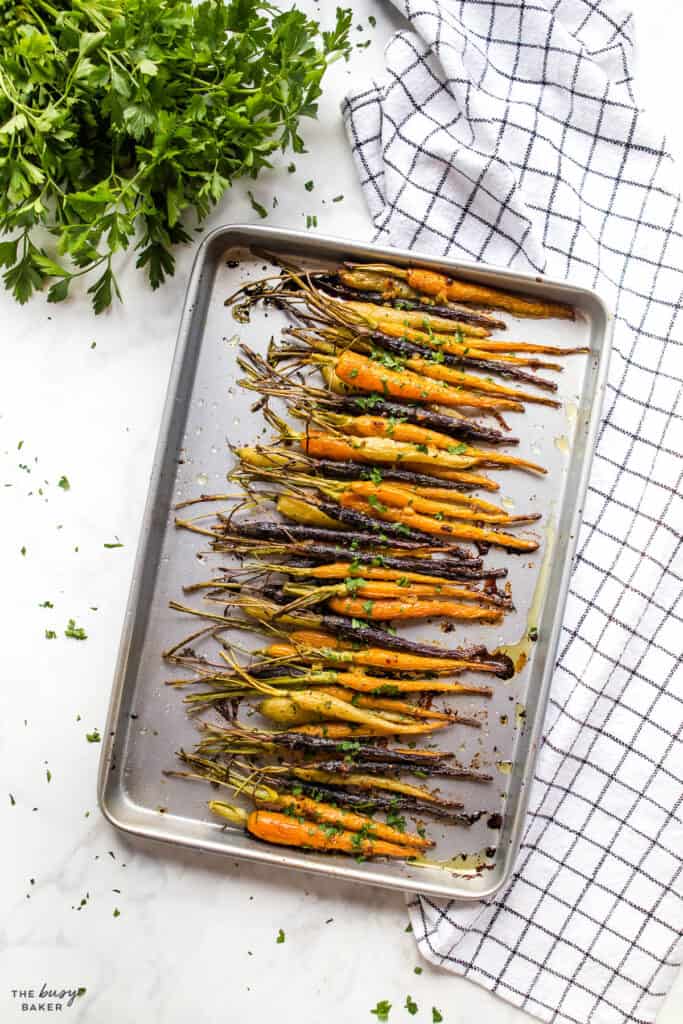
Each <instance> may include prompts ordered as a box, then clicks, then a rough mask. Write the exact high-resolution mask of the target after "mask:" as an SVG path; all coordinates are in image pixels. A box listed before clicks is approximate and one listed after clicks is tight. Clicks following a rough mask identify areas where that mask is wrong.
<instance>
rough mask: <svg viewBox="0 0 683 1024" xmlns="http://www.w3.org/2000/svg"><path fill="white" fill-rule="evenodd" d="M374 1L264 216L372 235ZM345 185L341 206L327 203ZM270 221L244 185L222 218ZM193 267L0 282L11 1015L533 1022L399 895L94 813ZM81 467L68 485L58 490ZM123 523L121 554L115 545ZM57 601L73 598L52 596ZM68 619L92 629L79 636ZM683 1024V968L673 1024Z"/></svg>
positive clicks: (645, 78) (667, 71)
mask: <svg viewBox="0 0 683 1024" xmlns="http://www.w3.org/2000/svg"><path fill="white" fill-rule="evenodd" d="M299 6H300V7H303V8H305V9H310V10H319V7H318V5H316V4H315V3H311V2H307V3H302V4H300V5H299ZM354 8H355V11H356V14H357V17H356V22H357V23H358V24H362V25H363V26H364V31H363V32H357V33H356V35H357V39H358V41H359V42H360V41H363V40H365V39H366V38H368V33H369V35H370V36H371V38H372V40H373V43H372V46H371V47H370V48H369V49H368V50H360V51H357V54H356V56H355V57H354V60H353V63H352V65H351V66H350V68H349V67H345V66H342V65H340V66H338V67H336V68H335V70H334V73H333V74H332V75H331V76H330V78H329V79H328V82H327V90H326V96H325V99H324V101H323V103H322V105H321V116H320V120H319V121H318V122H317V123H315V124H314V123H311V124H309V125H307V127H306V132H305V135H306V139H307V142H308V144H309V147H310V154H309V155H307V156H306V157H303V158H299V159H297V160H296V162H297V165H298V173H297V174H296V175H287V174H286V173H284V174H282V173H281V172H273V173H272V174H269V175H267V176H264V177H263V178H261V179H260V180H259V181H258V183H257V184H256V185H255V186H252V187H253V188H254V191H255V194H256V196H257V198H258V199H259V200H261V201H262V202H264V203H265V205H267V206H270V205H271V202H272V197H273V195H277V197H278V200H279V206H278V208H277V210H276V211H274V212H273V213H271V215H270V217H269V220H268V223H273V224H279V225H283V226H292V227H302V226H304V222H305V215H306V214H307V213H316V214H317V216H318V224H319V230H320V231H331V232H336V233H339V234H345V235H348V236H351V237H357V238H367V237H369V236H370V223H369V220H368V217H367V215H366V212H365V209H364V205H363V201H362V197H361V195H360V193H359V191H358V189H357V187H356V185H355V179H354V172H353V167H352V164H351V159H350V156H349V153H348V148H347V146H346V143H345V139H344V136H343V130H342V127H341V121H340V117H339V113H338V103H339V99H340V98H341V96H342V95H343V93H344V91H345V89H346V88H347V86H348V82H349V76H350V74H354V75H358V76H360V75H363V74H366V73H367V72H368V70H370V69H371V68H372V67H373V66H374V67H379V66H380V65H381V54H382V45H383V43H384V41H385V40H386V39H387V38H388V36H389V34H390V32H391V31H392V28H393V25H392V18H390V16H389V14H388V10H387V7H386V6H385V5H384V4H382V3H374V2H372V0H363V2H362V3H359V2H357V3H355V4H354ZM371 13H372V14H375V16H376V17H377V27H376V29H374V30H372V29H371V28H369V26H368V22H367V15H368V14H371ZM636 15H637V18H638V26H639V29H640V44H641V48H640V88H641V96H642V98H643V102H644V103H645V104H646V105H647V106H649V107H650V108H651V109H652V112H653V117H655V118H657V119H658V120H659V121H660V123H662V124H666V122H667V120H670V122H671V123H670V125H667V128H671V129H672V130H673V131H674V132H675V133H676V134H675V135H674V136H673V137H672V147H673V148H674V152H676V153H677V154H678V155H681V154H683V130H682V129H681V128H680V127H679V125H678V124H677V118H678V110H677V102H676V101H677V95H678V92H679V84H678V79H677V78H675V77H674V73H673V72H672V68H676V67H677V66H678V64H679V63H680V55H679V53H678V48H679V40H680V36H681V30H682V29H683V11H681V10H680V9H679V8H678V7H673V5H671V4H669V3H666V2H665V0H650V2H649V3H646V2H645V0H637V3H636ZM395 23H396V24H397V21H395ZM287 159H289V158H287ZM285 162H286V161H285ZM681 166H683V164H681ZM308 178H314V179H315V181H316V188H315V190H314V191H313V192H312V193H308V192H306V191H305V190H304V187H303V184H304V182H305V181H306V180H307V179H308ZM339 193H344V195H345V199H344V201H343V202H341V203H338V204H335V205H331V204H330V199H331V197H332V196H335V195H338V194H339ZM323 200H327V202H326V203H325V204H324V205H323ZM254 219H255V214H254V213H253V211H252V210H251V208H250V206H249V204H248V202H247V201H246V200H245V190H244V188H243V187H242V186H238V187H236V188H234V189H233V191H232V192H231V194H230V195H229V196H228V197H226V199H225V201H224V202H223V204H222V205H221V207H220V208H219V209H218V210H217V211H216V212H215V214H214V216H213V218H212V223H214V224H218V223H221V222H226V221H249V220H254ZM191 260H192V252H191V250H189V249H188V250H185V251H181V252H180V253H179V259H178V272H177V274H176V277H175V279H174V280H173V281H172V282H171V283H170V284H168V285H167V286H166V287H165V288H163V289H162V290H161V291H159V292H157V293H151V292H149V291H148V290H147V289H146V287H145V286H144V284H143V283H142V281H141V279H140V278H139V275H138V273H137V272H136V271H134V269H133V266H132V264H133V260H132V258H130V259H129V260H128V264H127V266H126V268H125V270H124V272H123V274H122V286H123V292H124V296H125V304H124V305H123V306H118V307H116V308H115V309H113V310H112V311H111V313H109V314H107V315H106V316H103V317H100V318H98V319H95V318H94V317H93V316H92V315H91V313H90V311H89V309H88V306H87V304H86V303H85V301H83V300H82V299H74V300H71V301H69V302H68V303H65V304H63V305H61V306H57V307H54V306H53V307H50V306H47V305H46V304H45V303H44V302H43V300H42V299H37V300H35V301H34V302H32V303H31V304H29V305H28V306H26V307H24V308H19V307H18V306H16V305H14V304H13V302H12V301H11V300H10V298H9V297H8V296H7V295H6V294H5V293H4V292H0V337H1V340H2V348H1V353H2V354H1V357H0V358H1V367H0V467H1V472H0V496H1V504H0V509H1V516H2V518H1V521H2V527H3V529H2V532H1V534H0V551H1V552H2V554H1V555H0V565H2V567H3V583H4V585H3V586H2V588H1V590H0V604H1V605H3V609H2V616H1V619H0V621H2V623H3V624H4V627H5V631H4V637H3V640H4V643H3V648H4V649H3V656H2V661H1V664H2V673H1V675H2V684H3V685H2V688H1V689H0V751H1V755H2V781H3V785H2V787H1V791H0V835H2V843H1V844H0V856H1V858H2V870H1V871H0V953H1V955H0V1020H1V1021H2V1022H3V1024H5V1022H7V1024H9V1022H12V1021H15V1020H20V1019H25V1015H24V1014H22V1012H21V1005H20V1004H21V1000H20V999H14V998H13V996H12V990H13V989H23V988H34V989H36V990H37V989H39V988H40V986H41V985H42V984H43V983H44V982H46V983H47V984H48V986H49V987H54V988H71V987H78V986H83V987H85V988H86V990H87V991H86V993H85V995H83V996H82V997H81V998H79V999H77V1000H76V1001H75V1002H74V1005H73V1006H72V1007H71V1008H70V1009H69V1010H68V1011H67V1010H64V1011H63V1017H66V1016H67V1013H68V1015H69V1017H68V1019H70V1020H72V1021H74V1022H77V1021H87V1022H88V1024H110V1022H113V1021H116V1022H117V1024H133V1022H138V1021H141V1020H144V1021H145V1022H147V1024H157V1022H158V1024H161V1022H163V1024H186V1022H187V1021H189V1020H192V1019H194V1020H199V1021H202V1024H213V1022H219V1021H220V1022H231V1024H232V1022H237V1021H242V1020H247V1019H249V1020H253V1021H258V1022H261V1021H266V1020H270V1019H277V1020H278V1022H279V1024H289V1022H292V1024H294V1022H296V1024H312V1022H315V1021H322V1020H324V1021H326V1022H329V1024H342V1022H344V1024H346V1022H348V1021H364V1020H367V1021H373V1020H376V1018H375V1017H373V1016H370V1014H369V1010H370V1009H371V1008H372V1007H374V1006H375V1004H376V1003H377V1001H378V1000H381V999H388V1000H389V1001H390V1002H392V1003H393V1005H394V1009H393V1011H392V1014H391V1017H390V1020H392V1021H394V1020H408V1019H411V1018H409V1017H408V1014H407V1011H406V1010H405V1009H403V1006H404V1003H405V999H406V995H407V994H408V993H409V994H410V995H411V996H412V997H413V998H414V999H415V1001H416V1002H417V1003H418V1006H419V1013H418V1014H417V1015H416V1016H415V1017H414V1018H412V1019H414V1020H415V1021H416V1024H417V1022H420V1021H428V1020H431V1007H432V1006H437V1007H439V1008H440V1010H441V1011H442V1013H443V1016H444V1021H446V1022H448V1024H456V1022H460V1024H467V1022H471V1021H475V1020H485V1021H486V1022H487V1024H523V1021H529V1020H530V1018H529V1017H527V1016H526V1015H525V1014H523V1013H521V1012H519V1011H517V1010H514V1009H513V1008H511V1007H509V1006H508V1005H507V1004H505V1003H503V1002H501V1001H500V1000H498V999H496V998H494V997H493V996H491V995H489V994H488V993H487V992H485V991H484V990H483V989H480V988H478V987H477V986H476V985H473V984H471V983H469V982H466V981H464V980H462V979H459V978H454V977H452V976H451V975H448V974H446V973H444V972H441V971H439V970H436V969H434V968H432V967H430V966H429V965H428V964H426V963H422V964H421V966H422V968H423V972H422V974H420V975H419V976H418V975H416V974H415V973H414V970H413V969H414V967H415V966H416V965H418V964H419V963H420V959H419V957H418V954H417V951H416V949H415V945H414V942H413V940H412V938H411V936H410V935H408V934H406V933H405V926H406V912H405V908H404V904H403V900H402V898H401V897H400V896H398V895H394V894H391V893H386V892H382V891H380V890H371V889H358V888H350V887H347V886H343V885H340V884H335V883H329V882H324V881H321V880H315V879H312V878H310V879H309V878H307V877H305V876H301V875H297V874H290V873H272V872H270V871H267V870H265V869H262V868H259V867H253V866H249V865H246V864H242V865H240V864H237V863H234V862H226V861H225V860H222V859H218V858H211V857H207V856H196V855H190V854H188V853H183V852H176V851H173V850H171V849H165V848H164V849H160V848H157V847H154V846H152V845H148V844H144V843H140V842H130V841H128V840H127V839H126V838H124V837H122V836H119V835H117V834H116V833H115V832H114V831H113V830H112V828H111V827H110V826H109V825H108V824H107V823H106V822H105V821H104V820H103V819H102V818H101V816H100V814H99V812H98V810H97V807H96V803H95V776H96V768H97V759H98V755H99V745H98V744H96V743H88V742H87V741H86V733H87V732H90V731H91V730H92V729H94V728H96V727H97V728H99V729H100V730H101V729H102V728H103V727H104V718H105V713H106V707H107V703H108V699H109V688H110V684H111V678H112V670H113V664H114V659H115V655H116V648H117V642H118V634H119V629H120V626H121V621H122V617H123V611H124V604H125V599H126V594H127V590H128V585H129V582H130V575H131V569H132V561H133V555H134V551H135V545H136V541H137V533H138V528H139V523H140V518H141V515H142V507H143V501H144V497H145V492H146V488H147V478H148V473H149V468H150V465H151V460H152V453H153V448H154V443H155V439H156V433H157V428H158V423H159V417H160V413H161V408H162V404H163V400H164V393H165V387H166V380H167V375H168V370H169V366H170V360H171V355H172V351H173V343H174V339H175V333H176V326H177V321H178V315H179V310H180V307H181V303H182V298H183V291H184V286H185V280H186V277H187V273H188V270H189V266H190V263H191ZM92 342H95V343H96V344H95V347H92ZM20 442H23V444H22V446H21V448H20V449H19V448H18V445H19V443H20ZM22 466H23V467H27V468H22ZM29 471H30V472H29ZM63 474H64V475H66V476H67V477H68V479H69V481H70V484H71V489H70V490H69V491H64V490H63V489H61V488H60V487H58V485H57V484H58V481H59V479H60V477H61V476H62V475H63ZM4 485H11V486H4ZM39 488H42V491H43V493H42V495H41V494H40V493H39ZM117 537H118V538H120V540H121V542H122V543H123V545H124V546H123V547H120V548H114V549H108V548H105V547H104V546H103V545H104V544H105V543H110V542H113V541H114V540H115V538H117ZM22 548H25V554H22V551H21V549H22ZM46 600H48V601H51V602H52V603H53V605H54V607H53V608H40V607H39V604H40V603H41V602H44V601H46ZM70 618H74V619H76V621H77V623H78V625H80V626H83V627H85V629H86V630H87V633H88V639H87V640H86V641H82V642H80V641H77V640H70V639H66V638H65V637H64V636H63V632H64V628H65V626H66V624H67V621H68V620H69V619H70ZM46 629H54V630H55V631H56V632H57V634H58V637H57V639H55V640H47V639H45V630H46ZM48 770H49V772H50V773H51V780H50V781H48V777H47V772H48ZM9 793H11V794H12V795H13V799H14V801H15V804H14V805H13V804H12V802H11V799H10V797H9ZM81 903H83V905H82V906H81ZM116 910H118V911H120V913H119V915H118V916H114V915H115V911H116ZM279 928H284V930H285V933H286V941H285V942H284V943H281V944H278V943H276V936H277V932H278V929H279ZM682 1018H683V982H682V981H681V979H680V978H679V981H678V984H677V985H676V986H675V987H674V990H673V991H672V993H671V995H670V997H669V999H668V1000H667V1003H666V1005H665V1006H664V1008H663V1009H662V1012H661V1014H660V1017H659V1018H658V1024H676V1022H680V1020H681V1019H682Z"/></svg>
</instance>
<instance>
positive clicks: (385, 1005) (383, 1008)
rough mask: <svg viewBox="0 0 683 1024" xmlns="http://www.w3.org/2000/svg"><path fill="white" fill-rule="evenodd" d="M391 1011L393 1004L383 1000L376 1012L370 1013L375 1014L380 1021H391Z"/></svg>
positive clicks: (378, 1004) (371, 1011)
mask: <svg viewBox="0 0 683 1024" xmlns="http://www.w3.org/2000/svg"><path fill="white" fill-rule="evenodd" d="M390 1009H391V1003H390V1002H389V1000H388V999H381V1000H380V1001H379V1002H378V1003H377V1006H376V1007H375V1009H374V1010H370V1013H374V1014H375V1016H376V1017H377V1020H379V1021H387V1020H389V1010H390Z"/></svg>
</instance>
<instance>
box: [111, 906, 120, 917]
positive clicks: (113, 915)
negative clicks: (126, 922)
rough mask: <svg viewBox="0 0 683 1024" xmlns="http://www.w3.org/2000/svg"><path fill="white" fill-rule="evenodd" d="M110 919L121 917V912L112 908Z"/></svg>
mask: <svg viewBox="0 0 683 1024" xmlns="http://www.w3.org/2000/svg"><path fill="white" fill-rule="evenodd" d="M112 917H121V911H120V910H119V908H118V907H114V913H113V914H112Z"/></svg>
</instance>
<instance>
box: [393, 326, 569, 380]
mask: <svg viewBox="0 0 683 1024" xmlns="http://www.w3.org/2000/svg"><path fill="white" fill-rule="evenodd" d="M378 329H379V330H380V331H381V332H382V334H386V335H388V336H389V337H390V338H405V339H406V340H407V341H413V342H415V343H416V344H418V345H421V346H423V347H425V348H433V349H435V350H436V351H437V352H446V353H448V354H449V355H454V356H462V357H463V358H466V357H469V358H470V359H486V360H487V361H489V362H500V363H503V364H505V363H509V364H510V365H511V366H531V367H534V368H535V369H546V370H561V369H562V367H561V366H560V365H559V364H558V363H548V362H544V361H541V360H538V359H520V358H518V357H516V356H512V355H507V354H506V349H507V344H506V343H505V342H502V341H500V342H494V343H493V346H494V347H490V346H489V339H488V338H482V337H479V338H474V339H473V340H470V339H469V338H462V339H461V340H456V338H455V337H454V336H453V335H452V334H434V333H429V334H428V333H427V332H426V331H421V330H414V329H412V328H410V327H406V326H401V325H400V324H397V323H387V322H386V321H381V322H380V323H378ZM461 333H463V332H461ZM512 344H513V345H514V344H515V343H514V342H513V343H512ZM517 344H518V347H519V349H520V351H526V349H525V348H524V347H523V345H522V344H521V343H517ZM546 347H547V346H546ZM539 348H541V349H544V346H542V345H541V346H539ZM550 351H553V352H559V353H562V352H563V350H562V349H553V348H552V347H551V348H550ZM568 351H569V352H574V351H575V350H574V349H569V350H568Z"/></svg>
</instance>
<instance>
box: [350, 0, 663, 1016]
mask: <svg viewBox="0 0 683 1024" xmlns="http://www.w3.org/2000/svg"><path fill="white" fill-rule="evenodd" d="M394 3H395V4H396V6H397V7H398V8H399V9H400V10H401V11H402V12H403V13H404V14H405V15H406V16H407V18H408V20H409V22H410V30H406V31H403V32H399V33H398V34H397V35H396V36H394V37H393V39H392V40H391V41H390V43H389V45H388V47H387V51H386V72H385V74H384V75H383V77H382V78H381V79H378V80H376V81H373V82H369V83H367V84H366V86H365V88H361V89H360V90H359V91H357V92H354V93H353V94H352V95H351V96H350V97H349V98H348V100H347V101H346V103H345V104H344V115H345V118H346V123H347V129H348V134H349V138H350V140H351V143H352V145H353V152H354V156H355V160H356V164H357V167H358V172H359V175H360V178H361V182H362V186H363V189H364V191H365V194H366V196H367V201H368V205H369V207H370V211H371V213H372V217H373V220H374V223H375V225H376V227H377V236H378V238H379V239H380V240H381V241H389V242H392V243H395V244H397V245H400V246H406V247H410V246H414V247H416V248H419V249H421V250H423V251H428V252H430V253H433V254H435V255H455V256H458V255H462V256H466V257H469V258H473V259H476V260H485V261H487V262H489V263H493V264H498V265H509V266H511V267H514V268H515V269H518V270H522V271H533V272H545V273H548V274H549V275H552V276H555V277H566V278H568V279H569V280H570V281H572V282H573V283H574V284H577V285H586V286H588V287H591V288H595V289H597V290H598V291H599V292H600V293H601V294H602V295H603V296H604V298H605V299H606V300H607V302H608V303H609V304H610V306H611V307H612V308H614V309H616V310H617V324H616V332H615V341H614V354H613V356H612V361H611V367H610V373H609V385H608V389H607V396H606V403H605V410H604V420H603V423H602V426H601V429H600V434H599V441H598V446H597V453H596V457H595V461H594V464H593V471H592V477H591V482H590V488H589V492H588V498H587V501H586V505H585V513H584V523H583V528H582V531H581V534H580V538H579V544H578V554H577V560H576V566H575V571H574V575H573V579H572V584H571V590H570V597H569V602H568V605H567V611H566V616H565V622H564V630H563V633H562V637H561V641H560V649H559V661H558V665H557V669H556V673H555V678H554V682H553V689H552V694H551V701H550V709H549V713H548V718H547V722H546V725H545V741H544V744H543V747H542V749H541V752H540V758H539V761H538V767H537V770H536V776H535V780H534V785H533V791H532V795H531V807H530V811H529V817H528V826H527V829H526V834H525V836H524V841H523V843H522V850H521V854H520V857H519V860H518V863H517V865H516V870H515V873H514V877H513V881H512V883H511V885H510V887H509V888H508V889H507V890H506V891H505V892H503V893H502V894H499V895H498V896H497V897H495V898H494V899H492V900H491V901H490V902H485V903H480V904H477V905H474V906H470V905H462V904H458V903H455V902H452V903H437V902H434V901H432V900H428V899H424V898H418V899H416V900H414V901H413V902H412V903H411V913H412V923H413V929H414V932H415V935H416V938H417V941H418V943H419V947H420V951H421V952H422V953H423V955H424V956H425V957H427V959H429V960H431V961H432V962H433V963H436V964H440V965H441V966H443V967H445V968H447V969H448V970H451V971H454V972H455V973H457V974H463V975H465V976H466V977H468V978H471V979H472V980H474V981H477V982H479V983H480V984H482V985H485V986H486V987H487V988H489V989H491V990H492V991H494V992H496V993H497V994H498V995H500V996H503V997H504V998H506V999H508V1000H509V1001H510V1002H512V1003H515V1004H516V1005H517V1006H520V1007H523V1008H524V1009H525V1010H528V1011H529V1012H530V1013H533V1014H535V1015H536V1016H538V1017H540V1018H542V1019H543V1020H547V1021H558V1022H572V1024H585V1022H587V1021H591V1022H600V1024H608V1022H609V1024H612V1022H614V1024H617V1022H622V1021H639V1022H641V1021H642V1022H645V1021H653V1020H654V1018H655V1016H656V1013H657V1010H658V1008H659V1006H660V1005H661V1002H662V999H663V997H664V995H665V993H666V991H667V989H668V988H669V986H670V985H671V982H672V980H673V978H674V976H675V974H676V970H677V968H678V966H679V964H680V961H681V941H680V939H681V937H680V933H679V929H680V926H681V923H682V922H683V906H682V903H681V888H680V881H681V874H682V871H681V868H682V866H683V862H682V860H681V858H682V857H683V828H682V826H681V797H682V785H681V780H682V777H683V750H682V748H681V742H680V729H681V712H682V711H683V693H682V689H683V687H682V686H681V676H680V673H678V675H677V674H676V671H677V658H678V656H679V654H680V651H681V638H682V637H683V622H682V619H681V603H680V583H681V573H682V569H683V566H682V564H681V560H680V559H677V553H678V546H679V539H678V532H679V527H680V524H681V520H682V519H683V515H682V514H681V503H680V496H679V492H678V487H679V480H680V478H679V473H680V463H679V462H678V461H677V458H676V454H675V452H676V445H677V443H678V444H679V445H680V441H681V435H682V430H681V415H680V414H681V407H680V404H678V403H679V399H680V385H681V376H682V372H683V348H682V347H681V341H682V340H683V322H682V320H681V296H682V293H683V238H682V235H681V230H682V225H683V221H682V220H681V219H678V207H679V199H678V195H677V194H676V189H677V179H678V180H679V175H677V174H676V170H675V168H674V167H673V166H672V163H671V159H670V157H669V155H668V153H667V151H666V148H665V143H664V141H663V139H662V138H660V137H659V136H658V135H657V134H656V132H655V131H654V130H653V129H652V127H651V126H650V125H648V122H647V118H646V117H644V116H643V115H642V114H641V112H640V111H639V110H638V107H637V101H636V98H635V96H634V91H633V84H632V79H631V60H632V56H633V37H632V22H631V17H630V15H629V14H628V12H627V11H625V10H623V9H622V8H621V7H620V6H619V4H618V3H613V2H611V0H394Z"/></svg>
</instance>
